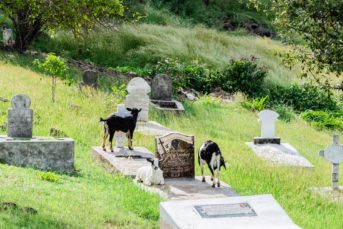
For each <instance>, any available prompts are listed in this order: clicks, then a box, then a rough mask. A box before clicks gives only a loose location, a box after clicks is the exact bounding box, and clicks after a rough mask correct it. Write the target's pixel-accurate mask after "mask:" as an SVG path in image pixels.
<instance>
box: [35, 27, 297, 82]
mask: <svg viewBox="0 0 343 229" xmlns="http://www.w3.org/2000/svg"><path fill="white" fill-rule="evenodd" d="M33 47H34V48H36V49H39V50H41V51H44V52H55V53H57V54H58V55H62V56H63V57H68V58H72V59H81V60H85V61H86V62H93V63H96V64H98V65H101V66H107V67H117V66H131V67H145V66H147V65H154V64H156V63H157V62H158V61H160V60H164V59H166V58H168V59H170V58H172V59H178V60H179V61H181V62H188V63H191V62H194V61H197V62H199V63H202V64H206V65H207V66H208V67H210V68H213V69H221V68H223V67H224V66H225V65H227V64H228V63H229V60H231V59H238V58H242V57H250V56H255V57H257V58H259V64H260V65H261V66H265V67H266V68H267V69H268V70H269V79H270V80H272V81H273V82H275V83H279V84H285V83H290V82H292V81H299V80H298V79H296V74H297V72H296V71H289V70H288V69H286V68H284V67H282V64H281V61H280V59H279V58H278V57H277V56H275V54H276V52H284V51H285V50H287V47H286V46H284V45H282V44H281V43H280V42H278V41H273V40H271V39H268V38H260V37H255V36H247V35H245V36H242V35H237V32H233V33H228V32H218V31H216V30H214V29H206V28H204V27H201V26H195V27H193V28H187V27H177V26H171V25H167V26H161V25H151V24H137V25H127V24H126V25H122V26H120V27H118V28H117V30H113V29H112V30H110V29H96V30H94V31H91V32H90V33H88V34H84V35H82V36H80V37H78V38H76V37H74V36H73V35H72V34H71V33H70V32H64V31H60V32H57V33H56V34H54V35H53V36H51V37H50V38H48V37H45V38H41V39H39V40H38V41H37V42H36V43H35V44H34V46H33Z"/></svg>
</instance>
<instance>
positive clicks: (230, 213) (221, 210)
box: [194, 203, 257, 218]
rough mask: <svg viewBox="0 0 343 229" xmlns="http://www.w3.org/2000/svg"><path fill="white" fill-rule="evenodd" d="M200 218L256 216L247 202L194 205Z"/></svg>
mask: <svg viewBox="0 0 343 229" xmlns="http://www.w3.org/2000/svg"><path fill="white" fill-rule="evenodd" d="M194 209H195V210H196V211H197V212H198V213H199V215H200V216H201V217H202V218H224V217H245V216H257V214H256V212H255V211H254V209H252V208H251V206H250V205H249V204H248V203H237V204H209V205H195V206H194Z"/></svg>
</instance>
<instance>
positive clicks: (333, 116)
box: [301, 111, 343, 131]
mask: <svg viewBox="0 0 343 229" xmlns="http://www.w3.org/2000/svg"><path fill="white" fill-rule="evenodd" d="M301 118H303V119H304V120H305V121H307V122H310V123H312V124H313V125H314V126H316V127H318V128H320V129H324V128H327V129H337V130H341V131H343V111H336V112H325V111H306V112H303V113H302V114H301Z"/></svg>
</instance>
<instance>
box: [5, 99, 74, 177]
mask: <svg viewBox="0 0 343 229" xmlns="http://www.w3.org/2000/svg"><path fill="white" fill-rule="evenodd" d="M30 104H31V100H30V98H29V97H28V96H26V95H16V96H14V97H13V98H12V108H10V109H9V110H8V136H0V161H1V162H2V163H6V164H10V165H15V166H23V167H26V166H28V167H33V168H37V169H41V170H53V171H58V172H73V171H74V141H73V140H72V139H70V138H61V139H56V138H53V137H32V121H33V111H32V110H31V109H30Z"/></svg>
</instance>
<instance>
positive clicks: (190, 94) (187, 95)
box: [177, 88, 199, 101]
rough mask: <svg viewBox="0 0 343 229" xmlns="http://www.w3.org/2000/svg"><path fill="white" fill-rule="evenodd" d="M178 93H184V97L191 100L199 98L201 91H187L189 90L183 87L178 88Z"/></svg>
mask: <svg viewBox="0 0 343 229" xmlns="http://www.w3.org/2000/svg"><path fill="white" fill-rule="evenodd" d="M177 93H178V94H179V95H182V96H183V97H184V98H186V99H188V100H190V101H196V100H198V95H199V93H198V92H196V91H195V90H193V89H192V90H191V91H187V90H185V89H183V88H179V89H178V91H177Z"/></svg>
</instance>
